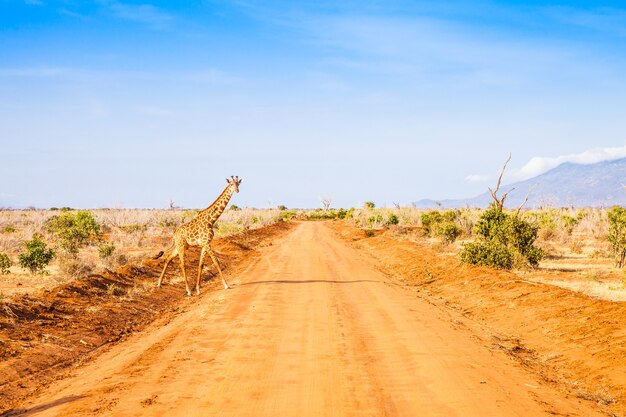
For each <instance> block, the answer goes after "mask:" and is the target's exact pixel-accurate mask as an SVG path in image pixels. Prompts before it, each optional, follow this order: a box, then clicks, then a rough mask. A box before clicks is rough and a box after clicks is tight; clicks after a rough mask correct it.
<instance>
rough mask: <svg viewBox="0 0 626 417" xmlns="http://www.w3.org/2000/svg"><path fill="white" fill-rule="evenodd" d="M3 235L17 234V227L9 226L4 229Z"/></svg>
mask: <svg viewBox="0 0 626 417" xmlns="http://www.w3.org/2000/svg"><path fill="white" fill-rule="evenodd" d="M2 232H3V233H15V227H13V226H11V225H8V226H5V227H4V230H3V231H2Z"/></svg>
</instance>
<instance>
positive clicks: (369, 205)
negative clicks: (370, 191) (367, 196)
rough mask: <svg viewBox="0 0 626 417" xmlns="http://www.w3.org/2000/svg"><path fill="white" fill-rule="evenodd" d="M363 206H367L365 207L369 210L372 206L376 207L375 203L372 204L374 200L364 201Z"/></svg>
mask: <svg viewBox="0 0 626 417" xmlns="http://www.w3.org/2000/svg"><path fill="white" fill-rule="evenodd" d="M363 207H365V208H367V209H370V210H371V209H373V208H374V207H376V204H374V202H373V201H366V202H365V203H364V204H363Z"/></svg>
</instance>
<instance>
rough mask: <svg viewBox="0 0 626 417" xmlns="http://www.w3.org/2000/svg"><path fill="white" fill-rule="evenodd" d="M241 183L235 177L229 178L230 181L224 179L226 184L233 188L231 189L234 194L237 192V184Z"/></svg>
mask: <svg viewBox="0 0 626 417" xmlns="http://www.w3.org/2000/svg"><path fill="white" fill-rule="evenodd" d="M241 181H243V180H240V179H239V176H237V175H235V176H232V175H231V176H230V179H228V178H226V182H227V183H228V184H230V185H232V186H233V188H234V189H235V192H236V193H238V192H239V184H241Z"/></svg>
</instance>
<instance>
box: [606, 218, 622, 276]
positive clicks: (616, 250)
mask: <svg viewBox="0 0 626 417" xmlns="http://www.w3.org/2000/svg"><path fill="white" fill-rule="evenodd" d="M607 217H608V219H609V236H608V239H609V242H610V243H611V248H612V249H613V254H614V255H615V265H616V266H618V267H619V268H622V267H623V266H624V259H625V258H626V209H625V208H623V207H619V206H615V207H612V208H611V209H610V210H609V211H608V212H607Z"/></svg>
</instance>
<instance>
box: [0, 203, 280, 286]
mask: <svg viewBox="0 0 626 417" xmlns="http://www.w3.org/2000/svg"><path fill="white" fill-rule="evenodd" d="M90 211H91V213H92V214H93V215H94V218H95V219H96V221H97V222H98V223H99V224H100V225H101V227H102V230H103V232H104V234H103V241H102V242H100V243H99V244H98V243H96V244H93V245H91V246H87V247H84V248H82V249H81V250H80V252H79V254H78V257H77V258H71V257H67V256H63V255H62V254H61V252H60V251H58V252H59V253H58V255H59V256H57V257H55V259H54V260H53V261H52V262H51V263H50V265H49V266H48V267H47V268H46V271H47V272H48V274H47V275H34V276H33V275H31V274H30V273H29V272H27V271H25V270H23V269H22V268H20V267H19V263H18V255H19V253H20V252H22V251H23V250H24V242H26V241H28V240H30V239H32V237H33V235H34V234H41V235H43V239H44V241H46V243H48V245H49V246H54V245H55V242H54V239H53V237H52V236H51V235H50V234H48V233H47V231H46V222H47V221H48V220H49V219H50V218H51V217H52V216H55V215H59V214H60V213H61V212H60V211H58V210H0V252H4V253H6V254H7V255H8V256H9V258H10V259H11V261H12V263H13V266H12V267H11V268H10V271H11V273H10V274H8V275H0V294H5V295H8V294H13V293H24V292H29V291H32V290H33V289H40V288H50V287H54V286H56V285H58V284H60V283H65V282H68V281H70V280H72V279H75V278H76V277H79V276H81V275H84V274H88V273H94V272H98V271H101V270H103V269H105V268H108V269H114V268H115V267H117V266H119V265H122V264H125V263H127V262H137V261H139V260H141V259H143V258H145V257H147V256H152V255H154V254H156V253H157V252H158V251H160V250H164V249H166V248H167V247H169V245H170V243H171V241H172V235H173V233H174V231H175V230H176V228H177V227H179V226H180V225H182V224H183V223H186V222H188V221H190V220H192V219H193V218H195V217H196V215H197V214H198V211H197V210H148V209H98V210H90ZM280 220H281V219H280V211H279V210H278V209H267V210H265V209H264V210H257V209H241V210H226V211H225V212H224V213H223V214H222V216H221V217H220V219H219V221H218V223H217V224H216V225H215V232H216V233H215V235H216V236H217V237H223V236H227V235H232V234H237V233H241V232H244V231H246V230H250V229H256V228H260V227H264V226H267V225H270V224H273V223H275V222H277V221H280ZM103 244H104V245H109V246H110V245H113V248H112V251H111V253H110V254H109V256H106V257H104V258H103V257H101V256H100V252H99V250H98V249H99V247H98V245H103ZM129 295H131V294H129Z"/></svg>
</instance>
